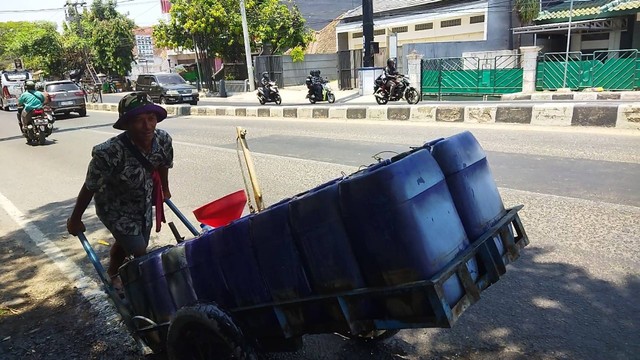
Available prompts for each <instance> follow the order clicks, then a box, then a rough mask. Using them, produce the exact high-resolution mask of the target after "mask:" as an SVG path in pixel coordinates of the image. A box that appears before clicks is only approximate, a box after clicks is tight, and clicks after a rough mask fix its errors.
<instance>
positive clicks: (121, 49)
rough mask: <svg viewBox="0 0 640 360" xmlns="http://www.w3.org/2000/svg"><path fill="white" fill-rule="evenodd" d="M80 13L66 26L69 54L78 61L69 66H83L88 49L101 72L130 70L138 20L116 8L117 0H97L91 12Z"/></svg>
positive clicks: (66, 49)
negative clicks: (128, 16) (133, 19)
mask: <svg viewBox="0 0 640 360" xmlns="http://www.w3.org/2000/svg"><path fill="white" fill-rule="evenodd" d="M76 16H77V18H76V20H75V21H72V22H70V23H69V25H67V26H65V27H64V41H63V43H64V45H65V47H64V48H65V55H66V56H69V61H68V63H69V64H70V65H71V64H73V63H74V62H75V63H76V64H74V65H75V66H73V67H71V66H70V67H69V68H74V67H75V68H78V67H81V66H83V61H82V60H83V59H84V57H85V56H84V55H85V51H86V55H87V56H88V57H89V58H90V60H91V61H92V63H93V65H94V67H95V68H96V70H97V71H99V72H105V73H108V74H117V75H125V74H127V73H128V72H130V71H131V64H132V63H133V61H134V57H133V47H134V46H135V38H134V36H133V29H134V28H135V23H134V22H133V21H132V20H131V19H129V18H127V16H126V15H123V14H120V13H119V12H118V11H117V10H116V2H115V1H114V0H107V1H105V0H94V2H93V4H91V7H90V9H89V11H86V12H83V13H81V14H76ZM78 55H79V56H78ZM77 60H80V61H77Z"/></svg>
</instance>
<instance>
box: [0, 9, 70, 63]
mask: <svg viewBox="0 0 640 360" xmlns="http://www.w3.org/2000/svg"><path fill="white" fill-rule="evenodd" d="M0 44H1V45H0V58H1V59H2V64H1V65H2V67H4V68H10V67H11V65H10V64H11V63H13V59H15V58H20V59H22V63H23V66H24V67H25V68H26V69H30V70H42V71H43V72H44V74H45V76H48V75H57V74H59V73H61V72H62V68H63V60H62V56H61V55H62V44H61V42H60V35H59V34H58V32H57V31H56V24H55V23H52V22H45V21H38V22H27V21H19V22H7V23H0Z"/></svg>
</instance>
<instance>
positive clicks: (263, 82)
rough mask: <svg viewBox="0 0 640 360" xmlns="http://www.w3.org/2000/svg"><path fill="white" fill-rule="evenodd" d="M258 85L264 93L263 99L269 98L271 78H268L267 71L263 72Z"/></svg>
mask: <svg viewBox="0 0 640 360" xmlns="http://www.w3.org/2000/svg"><path fill="white" fill-rule="evenodd" d="M260 85H262V94H264V97H265V99H267V100H270V99H271V79H269V73H268V72H266V71H265V72H263V73H262V79H261V80H260Z"/></svg>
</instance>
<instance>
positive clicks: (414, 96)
mask: <svg viewBox="0 0 640 360" xmlns="http://www.w3.org/2000/svg"><path fill="white" fill-rule="evenodd" d="M404 97H405V99H407V103H409V104H410V105H415V104H417V103H418V102H419V101H420V94H419V93H418V90H416V89H414V88H412V87H411V88H408V89H407V91H406V92H405V93H404Z"/></svg>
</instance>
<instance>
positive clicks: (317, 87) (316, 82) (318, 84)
mask: <svg viewBox="0 0 640 360" xmlns="http://www.w3.org/2000/svg"><path fill="white" fill-rule="evenodd" d="M323 83H324V81H323V80H322V77H321V76H320V70H316V71H314V74H313V89H314V93H315V94H316V98H317V99H319V100H322V84H323Z"/></svg>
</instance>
